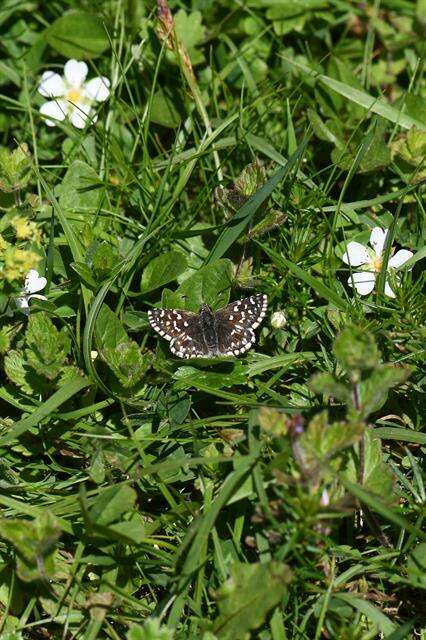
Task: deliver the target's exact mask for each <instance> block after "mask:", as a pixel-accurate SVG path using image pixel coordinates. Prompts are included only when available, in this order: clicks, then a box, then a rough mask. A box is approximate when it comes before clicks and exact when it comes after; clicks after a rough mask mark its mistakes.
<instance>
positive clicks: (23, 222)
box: [0, 216, 41, 283]
mask: <svg viewBox="0 0 426 640" xmlns="http://www.w3.org/2000/svg"><path fill="white" fill-rule="evenodd" d="M3 227H9V229H10V228H12V229H13V230H14V232H15V238H16V242H15V243H13V242H7V240H5V239H4V237H3V236H2V235H1V233H0V272H1V277H2V279H3V280H6V281H7V282H14V281H16V280H18V281H19V282H21V283H22V280H23V279H24V277H25V275H26V274H27V273H28V271H29V270H30V269H34V268H35V267H37V265H38V263H39V262H40V256H39V255H38V254H37V253H36V252H35V251H32V250H31V249H26V248H25V244H26V243H27V242H31V243H34V244H37V245H38V244H40V241H41V229H40V228H39V227H38V225H37V223H36V222H33V221H32V220H30V219H29V218H27V217H25V216H14V217H12V218H9V219H8V220H7V221H6V219H4V224H3ZM18 243H19V244H20V245H21V246H17V245H18ZM22 245H24V246H22Z"/></svg>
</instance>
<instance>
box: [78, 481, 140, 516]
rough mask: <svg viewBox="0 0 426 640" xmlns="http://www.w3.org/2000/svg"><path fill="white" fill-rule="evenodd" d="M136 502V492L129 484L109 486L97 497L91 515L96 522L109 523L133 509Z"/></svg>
mask: <svg viewBox="0 0 426 640" xmlns="http://www.w3.org/2000/svg"><path fill="white" fill-rule="evenodd" d="M135 502H136V492H135V490H134V489H132V488H131V487H129V486H128V485H127V484H123V485H119V486H113V487H109V488H108V489H106V490H105V491H102V493H101V494H100V495H99V496H98V497H97V499H96V502H95V504H94V505H93V507H92V508H91V510H90V511H89V515H90V517H91V519H92V520H93V522H94V523H95V524H99V525H108V524H110V523H111V522H117V520H119V519H120V518H121V516H123V515H124V514H125V513H127V512H129V511H132V509H133V507H134V504H135Z"/></svg>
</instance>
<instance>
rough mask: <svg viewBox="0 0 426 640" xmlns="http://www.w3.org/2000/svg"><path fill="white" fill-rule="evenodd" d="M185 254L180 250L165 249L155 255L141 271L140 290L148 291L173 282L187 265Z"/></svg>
mask: <svg viewBox="0 0 426 640" xmlns="http://www.w3.org/2000/svg"><path fill="white" fill-rule="evenodd" d="M187 264H188V263H187V259H186V256H185V255H184V254H183V253H181V252H180V251H167V253H163V254H161V255H160V256H157V257H156V258H154V259H153V260H151V262H149V263H148V265H147V266H146V267H145V269H144V270H143V273H142V280H141V291H142V293H148V292H149V291H153V290H154V289H158V288H159V287H163V286H164V285H165V284H168V283H169V282H173V281H174V280H176V279H177V277H178V276H179V275H180V274H181V273H183V272H184V271H185V269H186V267H187Z"/></svg>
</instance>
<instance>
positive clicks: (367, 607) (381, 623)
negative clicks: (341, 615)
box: [335, 593, 395, 633]
mask: <svg viewBox="0 0 426 640" xmlns="http://www.w3.org/2000/svg"><path fill="white" fill-rule="evenodd" d="M335 597H336V598H337V599H338V600H343V602H346V603H348V604H350V605H351V606H352V607H354V609H356V610H357V611H359V612H360V613H361V614H362V615H364V616H365V617H366V618H368V619H369V620H370V621H371V622H372V623H373V624H374V625H375V626H376V627H377V629H378V630H379V631H380V632H381V633H392V631H393V630H394V629H395V625H394V623H393V622H392V621H391V620H390V619H389V618H388V617H387V616H386V615H385V614H384V613H383V612H382V611H380V609H378V608H377V607H375V606H374V605H373V604H371V602H368V600H365V599H364V598H358V597H357V596H354V595H353V594H352V593H338V594H336V596H335Z"/></svg>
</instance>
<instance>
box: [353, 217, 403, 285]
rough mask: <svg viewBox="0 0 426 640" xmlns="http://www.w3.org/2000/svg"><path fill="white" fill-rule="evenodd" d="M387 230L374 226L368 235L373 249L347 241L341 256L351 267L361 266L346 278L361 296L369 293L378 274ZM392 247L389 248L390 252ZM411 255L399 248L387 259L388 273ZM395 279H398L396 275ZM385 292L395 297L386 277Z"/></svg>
mask: <svg viewBox="0 0 426 640" xmlns="http://www.w3.org/2000/svg"><path fill="white" fill-rule="evenodd" d="M387 234H388V230H386V231H384V230H383V229H381V228H380V227H374V229H373V230H372V231H371V235H370V244H371V246H372V247H373V249H370V248H369V247H365V246H364V245H363V244H360V243H359V242H349V244H348V246H347V247H346V252H345V253H344V254H343V256H342V260H343V262H345V263H346V264H349V265H350V266H351V267H361V269H360V271H356V272H354V273H352V274H351V276H350V277H349V278H348V284H349V285H350V286H351V287H352V286H355V289H356V290H357V291H358V293H359V294H360V295H361V296H366V295H368V294H369V293H371V292H372V291H373V289H374V285H375V283H376V278H377V276H378V275H379V273H380V271H381V268H382V263H383V257H382V254H383V247H384V244H385V241H386V236H387ZM392 252H393V249H392V250H391V253H392ZM412 256H413V253H412V252H411V251H407V249H400V250H399V251H397V252H396V253H395V255H394V256H392V257H391V258H390V259H389V262H388V265H387V271H388V273H390V272H392V270H394V269H396V268H398V267H400V266H401V265H403V264H404V263H405V262H407V260H409V259H410V258H411V257H412ZM396 279H397V280H398V278H397V276H396ZM385 294H386V295H387V296H389V297H390V298H395V293H394V292H393V291H392V289H391V287H390V284H389V282H388V279H387V278H386V282H385Z"/></svg>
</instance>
